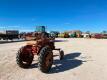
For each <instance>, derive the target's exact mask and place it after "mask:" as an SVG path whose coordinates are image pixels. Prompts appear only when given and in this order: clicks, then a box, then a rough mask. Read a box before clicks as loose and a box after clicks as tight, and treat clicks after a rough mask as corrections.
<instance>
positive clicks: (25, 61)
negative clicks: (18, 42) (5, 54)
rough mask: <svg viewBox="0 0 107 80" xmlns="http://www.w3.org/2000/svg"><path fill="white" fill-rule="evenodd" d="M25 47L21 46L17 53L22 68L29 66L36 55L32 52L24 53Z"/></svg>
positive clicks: (18, 62)
mask: <svg viewBox="0 0 107 80" xmlns="http://www.w3.org/2000/svg"><path fill="white" fill-rule="evenodd" d="M23 48H24V47H22V48H20V50H19V51H18V53H17V54H16V62H17V64H18V65H19V66H20V67H21V68H29V67H30V65H31V63H32V61H33V58H34V55H33V54H32V53H30V52H28V53H23Z"/></svg>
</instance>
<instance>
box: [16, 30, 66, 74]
mask: <svg viewBox="0 0 107 80" xmlns="http://www.w3.org/2000/svg"><path fill="white" fill-rule="evenodd" d="M35 37H36V39H35V41H32V42H30V43H27V44H26V45H25V46H23V47H21V48H20V49H19V50H18V52H17V55H16V62H17V64H18V66H20V67H21V68H29V67H30V66H31V64H32V61H33V58H34V55H37V56H38V68H39V70H40V71H41V72H43V73H48V72H49V71H50V69H51V67H52V64H53V57H54V56H53V50H58V51H59V58H60V60H62V59H63V57H64V51H63V50H61V49H60V48H59V49H56V48H55V40H54V39H52V38H49V37H48V36H47V33H46V32H45V33H44V32H38V33H37V32H36V34H35Z"/></svg>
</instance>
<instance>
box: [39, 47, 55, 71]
mask: <svg viewBox="0 0 107 80" xmlns="http://www.w3.org/2000/svg"><path fill="white" fill-rule="evenodd" d="M38 60H39V62H38V68H39V69H40V70H41V71H42V72H44V73H47V72H49V71H50V69H51V66H52V64H53V53H52V50H51V49H50V47H48V46H45V47H43V48H42V49H41V51H40V53H39V58H38Z"/></svg>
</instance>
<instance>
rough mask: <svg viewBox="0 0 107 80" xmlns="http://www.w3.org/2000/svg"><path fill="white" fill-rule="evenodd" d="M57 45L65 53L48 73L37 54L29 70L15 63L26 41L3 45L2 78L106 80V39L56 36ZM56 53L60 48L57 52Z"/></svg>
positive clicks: (0, 59) (26, 79)
mask: <svg viewBox="0 0 107 80" xmlns="http://www.w3.org/2000/svg"><path fill="white" fill-rule="evenodd" d="M57 40H61V41H60V42H56V47H58V48H62V50H64V52H65V56H64V59H63V60H61V61H60V60H59V58H58V56H57V57H55V58H54V64H53V66H52V69H51V71H50V72H49V73H48V74H45V73H42V72H40V71H39V70H38V68H37V57H36V56H35V58H34V61H33V63H32V65H31V67H30V68H29V69H22V68H20V67H18V65H17V64H16V52H17V50H18V49H19V48H20V47H21V46H23V45H25V44H26V42H14V43H4V44H0V80H107V40H106V39H103V40H102V39H59V38H58V39H57ZM54 53H55V54H57V53H58V52H57V51H54Z"/></svg>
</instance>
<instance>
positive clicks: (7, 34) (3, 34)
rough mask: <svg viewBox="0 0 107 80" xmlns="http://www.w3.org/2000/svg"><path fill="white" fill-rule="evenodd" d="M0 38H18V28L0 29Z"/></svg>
mask: <svg viewBox="0 0 107 80" xmlns="http://www.w3.org/2000/svg"><path fill="white" fill-rule="evenodd" d="M0 39H3V40H13V39H19V31H18V30H4V31H0Z"/></svg>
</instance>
